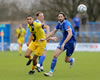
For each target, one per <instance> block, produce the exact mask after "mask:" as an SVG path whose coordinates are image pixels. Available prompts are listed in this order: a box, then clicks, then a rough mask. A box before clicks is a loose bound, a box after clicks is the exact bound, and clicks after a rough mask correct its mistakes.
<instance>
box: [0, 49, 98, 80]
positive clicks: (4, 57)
mask: <svg viewBox="0 0 100 80" xmlns="http://www.w3.org/2000/svg"><path fill="white" fill-rule="evenodd" d="M52 57H53V51H48V52H47V57H46V59H45V62H44V69H45V71H46V72H48V71H49V69H50V64H51V60H52ZM72 57H75V59H76V62H75V64H74V66H73V68H69V65H68V64H66V63H65V62H64V58H65V53H62V54H61V55H60V56H59V58H58V62H57V65H56V68H55V71H54V74H53V77H45V76H44V75H43V72H42V73H38V72H37V71H36V72H35V74H34V75H28V74H27V73H28V71H29V70H30V69H31V66H32V65H30V66H26V62H27V60H28V59H26V58H24V52H23V55H22V56H19V54H18V52H9V51H7V52H0V80H100V62H99V61H100V53H99V52H75V53H74V54H73V56H72Z"/></svg>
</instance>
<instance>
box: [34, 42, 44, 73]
mask: <svg viewBox="0 0 100 80" xmlns="http://www.w3.org/2000/svg"><path fill="white" fill-rule="evenodd" d="M45 45H46V41H44V42H41V43H39V47H38V48H37V50H36V53H35V54H36V55H38V56H41V57H40V59H39V63H38V64H37V68H36V69H37V71H38V72H41V70H40V65H41V64H42V63H43V61H44V59H45V54H44V55H43V52H44V48H45Z"/></svg>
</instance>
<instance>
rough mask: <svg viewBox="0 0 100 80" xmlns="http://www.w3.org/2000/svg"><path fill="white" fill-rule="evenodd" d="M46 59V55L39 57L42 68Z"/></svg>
mask: <svg viewBox="0 0 100 80" xmlns="http://www.w3.org/2000/svg"><path fill="white" fill-rule="evenodd" d="M44 59H45V56H44V55H42V56H40V57H39V64H40V66H42V64H43V61H44Z"/></svg>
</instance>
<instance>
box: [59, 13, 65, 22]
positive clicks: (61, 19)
mask: <svg viewBox="0 0 100 80" xmlns="http://www.w3.org/2000/svg"><path fill="white" fill-rule="evenodd" d="M57 17H58V20H59V21H60V22H63V21H64V20H65V19H66V17H65V14H64V13H63V12H59V13H58V15H57Z"/></svg>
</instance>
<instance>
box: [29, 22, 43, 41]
mask: <svg viewBox="0 0 100 80" xmlns="http://www.w3.org/2000/svg"><path fill="white" fill-rule="evenodd" d="M28 28H29V30H30V32H31V33H32V35H33V41H35V42H38V41H39V40H40V39H41V38H45V33H44V31H43V29H42V25H41V22H40V21H38V20H36V21H34V22H33V24H32V25H29V24H28Z"/></svg>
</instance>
